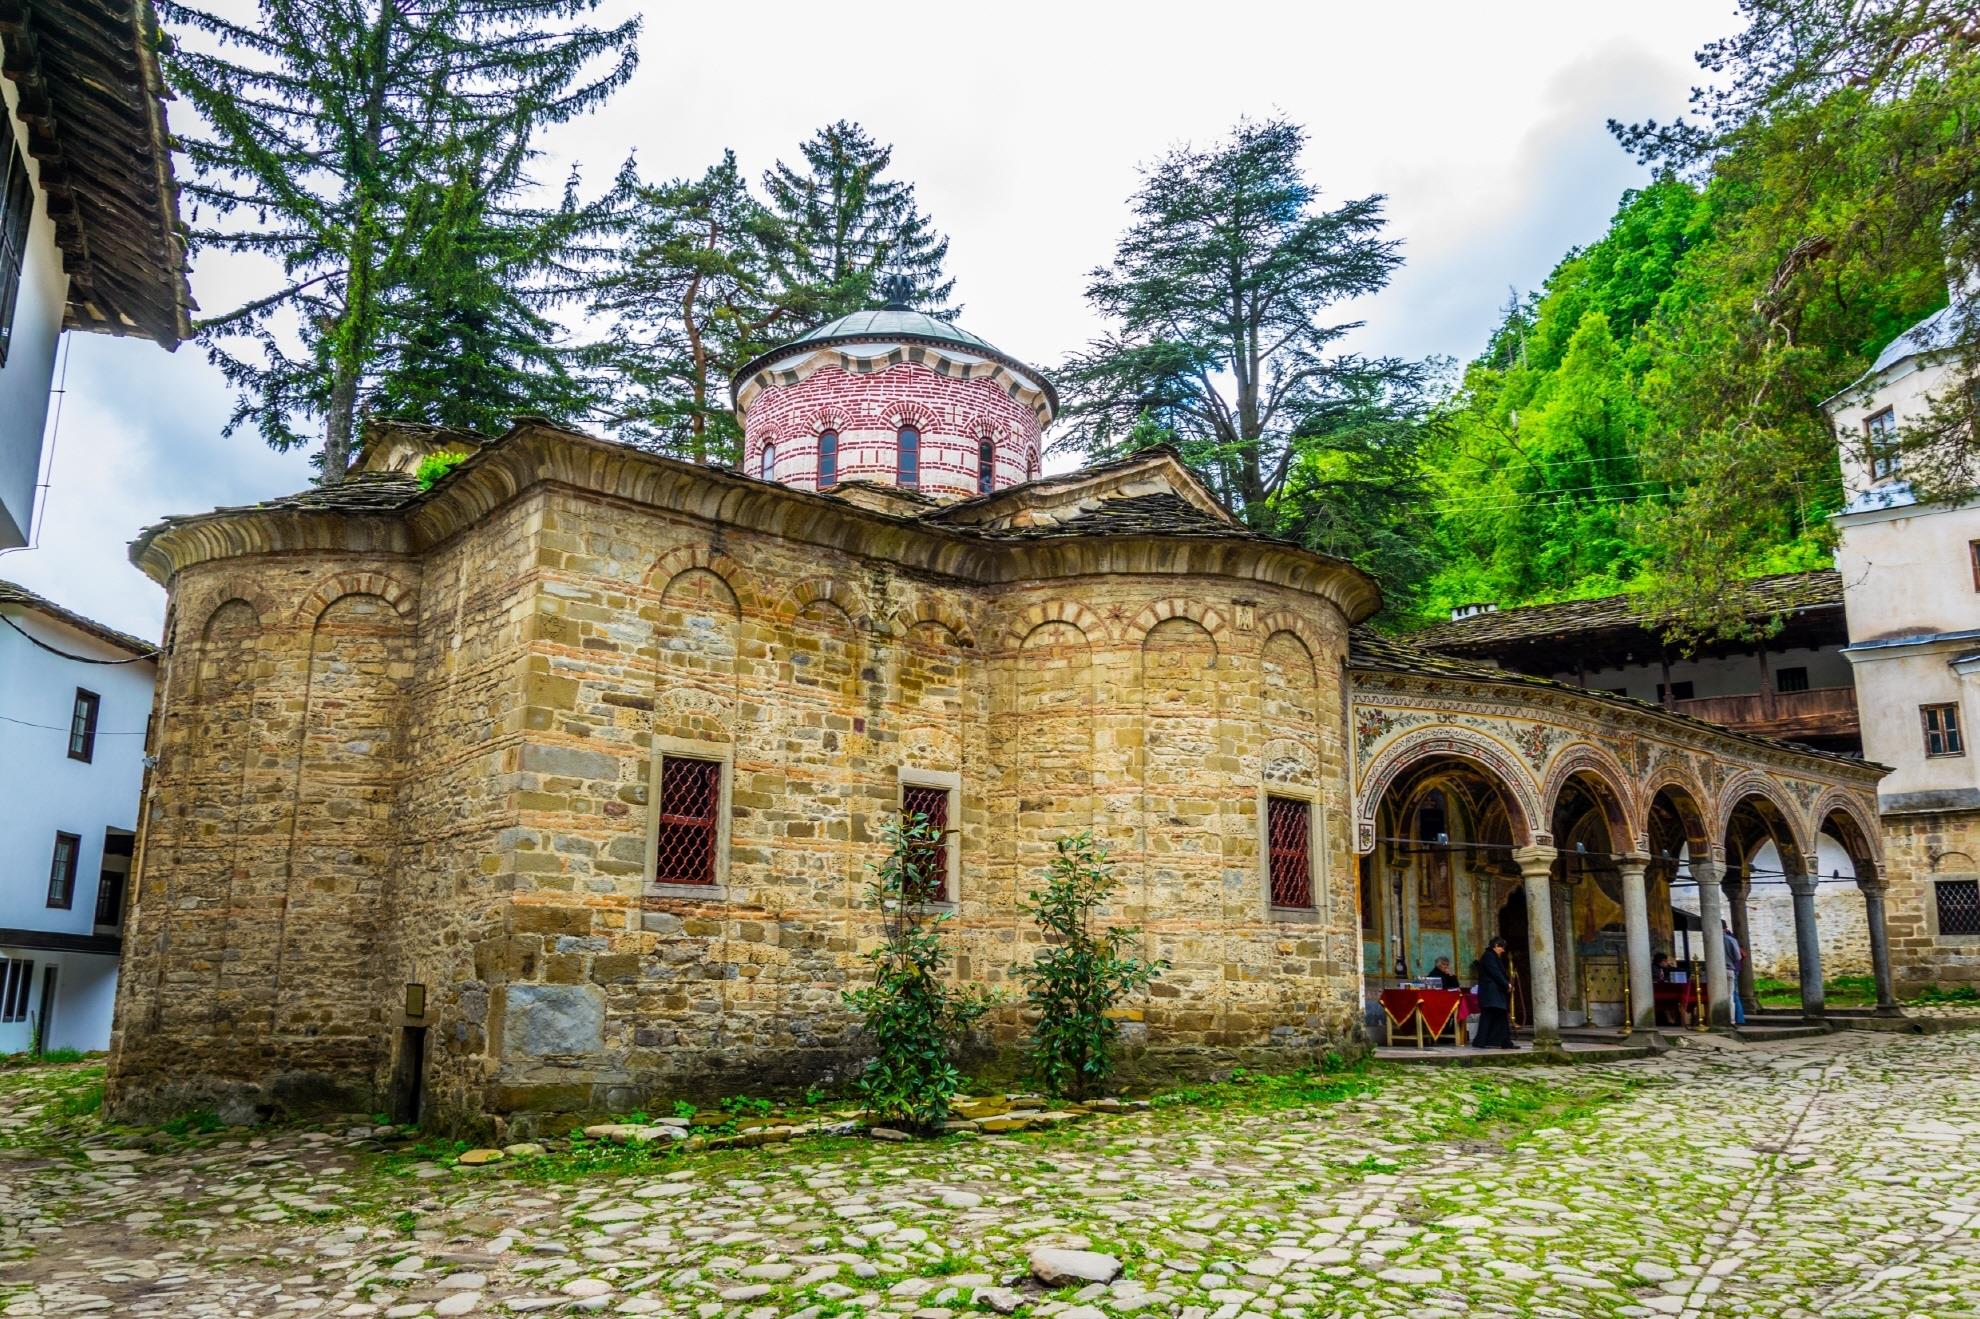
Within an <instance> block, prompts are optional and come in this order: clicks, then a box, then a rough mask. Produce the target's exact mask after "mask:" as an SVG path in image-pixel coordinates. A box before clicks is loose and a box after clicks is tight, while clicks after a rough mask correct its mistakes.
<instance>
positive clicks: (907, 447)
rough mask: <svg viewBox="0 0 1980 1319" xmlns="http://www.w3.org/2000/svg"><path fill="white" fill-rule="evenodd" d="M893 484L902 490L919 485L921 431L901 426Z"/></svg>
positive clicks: (913, 488) (914, 488) (915, 487)
mask: <svg viewBox="0 0 1980 1319" xmlns="http://www.w3.org/2000/svg"><path fill="white" fill-rule="evenodd" d="M894 484H895V485H897V486H899V487H901V488H902V489H903V490H917V489H919V488H920V487H921V432H920V431H918V430H916V429H915V428H914V427H912V426H903V427H901V443H900V449H899V451H898V453H897V455H896V457H895V460H894Z"/></svg>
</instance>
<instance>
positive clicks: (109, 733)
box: [0, 714, 144, 737]
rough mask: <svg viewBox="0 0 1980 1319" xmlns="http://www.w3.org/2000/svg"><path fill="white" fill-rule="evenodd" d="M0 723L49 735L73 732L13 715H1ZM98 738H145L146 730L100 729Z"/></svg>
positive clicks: (97, 733)
mask: <svg viewBox="0 0 1980 1319" xmlns="http://www.w3.org/2000/svg"><path fill="white" fill-rule="evenodd" d="M0 722H5V723H10V724H19V725H20V726H21V727H22V728H39V729H41V730H42V731H43V732H47V733H67V732H69V731H71V730H69V729H67V728H64V727H62V726H61V725H60V724H37V723H33V722H30V721H29V720H26V719H16V718H14V717H13V716H12V715H10V714H0ZM96 736H98V737H143V736H144V730H143V729H141V728H140V729H139V730H138V731H136V732H135V733H133V732H129V731H126V730H124V729H121V728H119V729H107V728H99V729H97V730H96Z"/></svg>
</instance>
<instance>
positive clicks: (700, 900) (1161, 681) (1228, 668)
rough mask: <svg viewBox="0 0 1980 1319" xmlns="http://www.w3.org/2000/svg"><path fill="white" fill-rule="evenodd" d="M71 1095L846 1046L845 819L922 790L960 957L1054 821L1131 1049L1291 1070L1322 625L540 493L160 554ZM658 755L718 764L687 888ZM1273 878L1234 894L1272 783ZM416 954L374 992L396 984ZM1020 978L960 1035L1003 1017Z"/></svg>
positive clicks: (536, 1106)
mask: <svg viewBox="0 0 1980 1319" xmlns="http://www.w3.org/2000/svg"><path fill="white" fill-rule="evenodd" d="M173 618H174V622H173V633H172V656H171V660H170V662H169V664H168V672H167V677H166V680H165V682H164V683H162V684H161V689H160V697H159V713H160V724H159V728H160V733H159V738H158V749H159V754H160V764H159V766H158V768H157V770H156V772H155V774H154V780H153V786H154V792H153V796H152V800H151V812H150V815H149V817H148V819H147V821H146V828H145V836H144V839H143V843H142V848H143V856H142V858H141V863H140V876H139V879H138V882H137V885H136V887H135V892H134V894H133V899H132V905H131V911H130V915H129V924H128V926H127V953H126V962H125V974H124V978H123V982H122V985H121V988H120V1001H119V1010H118V1020H117V1028H116V1039H115V1040H114V1042H113V1059H112V1064H111V1069H110V1076H109V1081H108V1092H107V1096H106V1098H107V1102H108V1103H109V1105H110V1108H111V1111H113V1112H115V1113H117V1114H119V1115H120V1116H124V1117H134V1116H147V1115H148V1116H157V1115H161V1114H167V1113H170V1112H174V1111H183V1110H184V1109H186V1108H190V1107H217V1108H220V1109H221V1111H223V1112H225V1113H226V1114H228V1115H229V1116H240V1117H245V1116H251V1115H252V1114H253V1113H254V1112H256V1111H267V1110H269V1109H272V1108H276V1107H279V1106H283V1105H288V1104H297V1103H304V1102H309V1101H315V1100H325V1101H331V1102H336V1103H339V1104H346V1105H350V1106H356V1107H362V1108H367V1109H368V1108H371V1107H374V1106H377V1105H380V1104H382V1103H383V1102H384V1096H385V1095H386V1094H387V1093H388V1089H389V1083H390V1081H391V1078H392V1076H393V1071H394V1067H395V1064H396V1063H397V1062H398V1060H399V1053H400V1051H401V1050H403V1049H405V1048H406V1047H407V1043H406V1042H407V1040H408V1038H409V1037H408V1036H407V1034H406V1031H407V1029H408V1028H409V1027H423V1028H425V1031H426V1041H425V1051H426V1057H425V1066H424V1095H425V1102H426V1105H427V1111H428V1113H429V1114H431V1115H434V1116H437V1117H439V1118H440V1120H442V1121H456V1120H459V1121H466V1122H473V1121H475V1120H477V1119H478V1118H479V1116H480V1115H481V1114H483V1113H494V1114H497V1115H507V1118H508V1119H509V1120H510V1125H511V1126H512V1127H513V1128H514V1129H516V1130H527V1129H530V1128H531V1127H532V1126H533V1125H538V1124H540V1121H541V1120H542V1118H543V1117H545V1116H546V1115H551V1114H563V1113H572V1112H589V1111H596V1110H605V1109H625V1108H631V1107H637V1106H640V1105H651V1104H652V1103H654V1102H657V1101H660V1100H663V1099H664V1098H666V1097H667V1096H670V1095H677V1094H687V1093H707V1092H710V1091H729V1090H736V1089H743V1088H751V1089H760V1088H763V1087H764V1086H766V1085H773V1084H780V1083H791V1084H795V1083H798V1082H801V1081H806V1080H810V1079H813V1078H820V1077H825V1078H839V1079H843V1078H844V1077H846V1076H847V1075H849V1074H850V1072H851V1070H852V1069H853V1068H854V1067H855V1066H856V1065H857V1062H858V1060H859V1058H860V1057H861V1056H862V1052H863V1049H864V1044H863V1042H862V1041H861V1040H860V1039H859V1038H858V1036H857V1034H856V1031H855V1029H854V1022H853V1020H852V1019H851V1017H850V1016H849V1015H848V1013H847V1012H846V1010H845V1009H844V1006H843V1003H842V1000H841V994H842V991H843V990H845V989H846V988H848V987H851V986H852V985H854V984H856V983H858V981H859V979H860V977H861V976H862V975H863V974H864V973H865V964H864V962H863V961H861V959H860V957H859V954H860V952H861V951H862V950H863V949H865V948H867V947H870V946H871V945H872V943H873V942H874V940H875V938H876V935H877V924H876V921H875V919H874V917H873V914H872V912H871V911H870V910H869V909H868V908H867V906H866V896H865V893H866V886H867V884H868V882H869V876H868V873H867V867H868V865H869V864H871V863H872V862H874V861H876V860H878V859H879V856H880V851H881V848H880V843H879V841H878V833H877V826H878V823H879V822H880V821H881V820H882V819H883V818H885V817H886V816H887V815H889V814H891V813H893V812H895V811H897V810H898V809H899V801H900V791H901V783H902V779H903V777H904V774H905V775H909V776H920V777H922V778H924V779H928V778H932V779H934V780H937V781H943V782H953V783H955V784H956V785H957V796H958V805H959V812H958V814H957V816H956V824H957V827H958V829H959V833H958V835H957V838H956V840H955V845H956V847H957V853H958V859H959V861H958V867H957V875H956V886H955V891H954V892H953V893H952V894H951V895H950V896H951V898H952V900H953V914H954V918H955V919H954V924H953V927H952V932H951V937H952V939H953V942H954V945H955V947H956V949H957V954H958V956H957V973H958V975H960V976H963V977H966V978H969V979H973V980H981V981H984V982H987V983H990V984H992V985H995V986H998V987H1000V988H1005V989H1011V988H1013V987H1014V982H1013V979H1012V975H1011V971H1012V967H1013V965H1014V963H1015V962H1017V961H1018V960H1020V959H1024V958H1028V956H1029V955H1030V952H1031V951H1032V948H1033V947H1034V943H1035V936H1034V933H1033V930H1032V927H1031V925H1030V923H1029V921H1028V920H1027V919H1026V918H1024V917H1023V916H1022V914H1021V913H1020V911H1019V903H1020V900H1021V899H1022V897H1023V895H1024V894H1025V893H1026V892H1028V891H1029V890H1030V889H1031V888H1032V887H1034V886H1035V885H1036V884H1037V883H1038V882H1039V880H1040V877H1041V875H1042V872H1043V870H1044V868H1045V866H1046V864H1047V863H1048V860H1049V858H1050V856H1051V854H1052V851H1053V847H1052V844H1053V841H1054V840H1055V839H1056V838H1057V837H1059V836H1060V835H1062V834H1064V833H1067V832H1070V831H1072V830H1075V829H1079V828H1085V827H1092V828H1094V829H1095V830H1096V832H1098V833H1099V834H1100V836H1101V837H1102V838H1103V839H1105V840H1106V841H1107V842H1108V843H1109V844H1110V845H1111V846H1112V848H1113V849H1114V853H1115V856H1116V858H1117V860H1118V862H1119V865H1120V873H1121V876H1122V878H1123V880H1124V890H1123V895H1122V900H1121V902H1120V904H1119V909H1118V910H1117V911H1116V912H1114V913H1111V914H1112V915H1114V916H1116V917H1118V918H1119V919H1123V920H1128V921H1132V922H1136V923H1139V924H1141V925H1143V926H1144V927H1145V928H1146V930H1147V939H1148V944H1149V947H1150V951H1152V952H1153V953H1155V954H1156V955H1158V956H1162V957H1166V958H1168V959H1169V960H1170V961H1171V962H1172V963H1173V966H1172V969H1171V970H1170V971H1169V972H1168V974H1167V975H1166V976H1165V977H1164V978H1163V979H1162V980H1161V981H1160V982H1158V985H1157V986H1156V989H1155V991H1154V993H1153V994H1152V995H1150V996H1149V997H1148V999H1147V1001H1146V1002H1145V1003H1143V1004H1141V1005H1138V1007H1137V1010H1136V1013H1135V1015H1136V1016H1138V1018H1139V1019H1138V1020H1134V1021H1131V1022H1130V1023H1129V1026H1128V1033H1129V1036H1130V1038H1131V1040H1132V1041H1133V1042H1134V1043H1135V1045H1136V1046H1137V1049H1138V1050H1139V1051H1140V1053H1139V1057H1138V1062H1137V1065H1143V1066H1150V1067H1159V1068H1196V1067H1203V1066H1207V1065H1211V1064H1215V1063H1219V1062H1230V1061H1237V1060H1240V1059H1252V1060H1258V1059H1260V1058H1262V1057H1264V1056H1265V1055H1267V1054H1276V1055H1277V1056H1278V1057H1280V1058H1289V1059H1291V1060H1293V1061H1297V1060H1299V1059H1302V1058H1306V1057H1310V1055H1311V1052H1312V1051H1313V1050H1314V1049H1316V1048H1319V1047H1324V1046H1325V1045H1327V1044H1329V1043H1333V1042H1339V1041H1342V1040H1344V1039H1346V1038H1348V1037H1349V1036H1350V1035H1351V1034H1352V1033H1353V1031H1354V1030H1355V1028H1356V1025H1357V1023H1358V1020H1359V1015H1360V1014H1359V1005H1358V999H1359V991H1358V974H1359V968H1358V965H1357V945H1356V942H1355V928H1356V926H1355V921H1356V917H1355V909H1354V902H1355V897H1354V889H1353V887H1352V875H1353V865H1352V858H1351V856H1350V855H1349V852H1348V848H1349V838H1350V835H1349V828H1348V823H1347V814H1348V809H1349V808H1348V803H1347V800H1346V796H1345V793H1346V786H1345V784H1346V775H1345V768H1344V763H1343V752H1342V731H1341V730H1342V725H1343V715H1342V701H1343V699H1344V695H1343V683H1342V671H1343V670H1342V661H1343V655H1344V653H1345V647H1346V627H1345V623H1344V621H1343V619H1342V618H1341V616H1340V614H1339V612H1338V611H1337V610H1336V609H1335V608H1334V606H1332V605H1330V604H1327V603H1326V602H1324V601H1322V600H1320V599H1318V598H1317V597H1314V596H1310V595H1307V594H1305V593H1303V592H1297V591H1291V590H1283V589H1280V588H1275V587H1270V586H1264V585H1258V584H1255V583H1243V582H1239V581H1237V580H1235V579H1225V578H1220V577H1195V578H1190V577H1172V576H1171V577H1162V576H1152V575H1139V574H1137V575H1108V576H1093V577H1074V578H1067V579H1063V580H1061V581H1057V582H1052V583H1025V584H1022V585H1009V586H971V585H968V584H964V583H960V582H957V581H953V580H950V579H937V578H930V577H924V576H917V575H914V574H911V573H908V572H905V571H902V570H900V569H898V568H896V567H894V566H892V565H891V563H890V562H889V561H886V560H882V559H862V558H858V557H855V556H853V555H851V554H847V553H838V552H832V551H823V550H820V549H818V548H816V547H814V546H809V545H805V544H800V543H798V542H794V541H787V540H784V539H781V538H779V537H776V536H772V535H768V534H757V533H752V532H745V531H742V530H739V529H737V528H734V527H721V526H712V525H709V524H706V523H702V522H699V521H696V520H694V519H692V518H689V517H686V516H673V515H664V514H660V513H657V512H655V511H653V510H652V509H649V508H641V507H634V506H630V505H620V504H617V503H614V502H610V501H605V500H601V499H597V498H594V497H591V496H587V495H583V494H580V493H577V492H575V491H570V490H566V489H563V488H560V487H551V486H538V487H536V488H534V489H532V490H529V491H527V492H525V493H523V494H522V495H520V496H519V497H517V498H515V499H513V500H511V501H510V502H509V503H507V504H505V505H503V506H501V507H499V508H498V509H496V510H495V511H493V512H492V513H490V514H488V515H487V516H485V517H484V518H483V519H482V520H481V521H479V522H478V523H476V524H475V525H474V526H473V527H471V528H470V529H469V530H468V531H466V532H464V533H461V534H459V535H457V536H455V537H454V538H452V539H451V540H449V541H446V542H443V543H442V544H441V545H439V546H438V547H436V548H435V549H433V550H431V551H429V552H427V553H426V554H425V555H424V556H421V557H420V558H418V559H410V558H399V557H395V556H390V555H382V554H381V555H366V556H361V555H324V554H314V555H288V554H266V555H259V556H253V557H247V558H237V559H231V560H220V561H218V562H212V563H206V564H201V565H197V566H195V567H193V568H190V569H188V570H186V571H184V572H182V573H181V574H179V576H178V578H177V579H175V581H174V589H173ZM656 746H659V747H666V748H673V749H676V750H678V749H681V748H683V747H685V748H688V749H690V750H691V751H694V752H695V753H697V754H700V755H704V756H709V757H713V758H719V759H725V760H727V761H729V762H730V764H731V765H732V769H731V771H730V772H731V776H732V777H731V794H732V802H731V808H732V809H731V813H730V818H731V821H732V824H731V828H732V838H731V840H730V846H729V847H728V849H727V850H726V853H725V856H726V870H725V873H724V874H723V875H722V877H721V878H722V882H721V883H720V884H719V885H718V886H716V887H714V888H709V889H701V888H681V887H674V888H667V887H661V886H657V885H655V884H653V883H652V882H651V880H650V875H651V868H650V861H649V858H648V846H649V830H650V827H651V823H652V822H651V817H650V814H649V808H650V804H651V782H652V774H653V772H654V766H655V749H656ZM1268 783H1269V784H1278V785H1282V786H1283V787H1284V789H1285V790H1286V791H1287V792H1289V793H1292V794H1293V795H1311V796H1312V797H1313V798H1314V799H1315V804H1316V805H1315V808H1316V810H1317V811H1318V814H1319V834H1320V842H1321V846H1320V849H1319V851H1318V854H1317V855H1318V867H1319V883H1318V884H1317V891H1316V899H1315V903H1314V909H1313V910H1310V911H1305V912H1273V913H1268V911H1267V903H1266V894H1267V886H1266V880H1265V875H1264V872H1263V867H1262V865H1261V860H1260V850H1261V849H1260V828H1259V815H1260V809H1261V802H1262V793H1263V790H1264V788H1265V786H1266V785H1267V784H1268ZM409 984H418V985H422V986H424V987H425V990H426V996H427V1008H426V1011H425V1013H424V1015H423V1016H421V1017H418V1018H411V1017H407V1016H406V1015H405V1012H404V1007H405V987H406V986H407V985H409ZM1021 1034H1022V1025H1021V1021H1020V1019H1019V1014H1018V1011H1017V1009H1016V1007H1015V1006H1006V1007H1005V1008H1003V1009H1000V1010H999V1012H998V1013H997V1014H996V1015H995V1017H994V1018H993V1020H992V1022H991V1023H990V1026H989V1028H988V1030H987V1032H986V1040H985V1042H986V1044H987V1045H988V1046H989V1047H992V1048H995V1049H1000V1050H1009V1049H1010V1048H1011V1047H1012V1046H1014V1045H1015V1044H1016V1043H1017V1042H1018V1040H1019V1039H1020V1037H1021Z"/></svg>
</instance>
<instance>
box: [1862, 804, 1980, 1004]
mask: <svg viewBox="0 0 1980 1319" xmlns="http://www.w3.org/2000/svg"><path fill="white" fill-rule="evenodd" d="M1883 825H1884V859H1885V863H1886V866H1887V868H1888V870H1889V872H1890V891H1889V894H1888V895H1887V896H1886V898H1885V900H1884V901H1885V907H1886V915H1885V922H1886V926H1887V928H1888V931H1889V935H1890V941H1891V968H1892V971H1893V973H1894V974H1895V976H1896V978H1897V990H1898V994H1899V996H1900V997H1903V996H1904V995H1906V994H1911V993H1915V992H1917V991H1918V990H1920V989H1923V988H1926V987H1928V986H1931V985H1945V986H1952V985H1980V935H1972V934H1964V935H1961V934H1946V933H1944V932H1942V931H1941V930H1940V928H1939V916H1938V902H1937V895H1936V894H1935V893H1934V891H1933V886H1934V885H1935V884H1936V883H1938V882H1939V881H1941V880H1947V881H1954V882H1958V881H1962V880H1975V879H1980V811H1959V812H1947V813H1944V814H1932V815H1923V814H1921V815H1886V816H1885V817H1884V818H1883Z"/></svg>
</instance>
